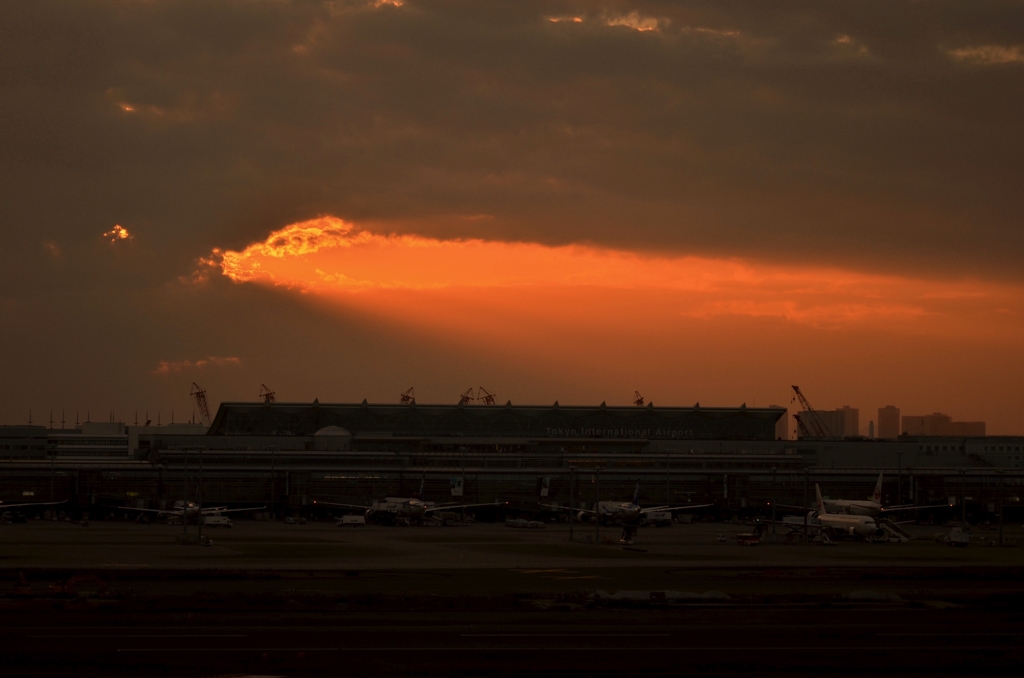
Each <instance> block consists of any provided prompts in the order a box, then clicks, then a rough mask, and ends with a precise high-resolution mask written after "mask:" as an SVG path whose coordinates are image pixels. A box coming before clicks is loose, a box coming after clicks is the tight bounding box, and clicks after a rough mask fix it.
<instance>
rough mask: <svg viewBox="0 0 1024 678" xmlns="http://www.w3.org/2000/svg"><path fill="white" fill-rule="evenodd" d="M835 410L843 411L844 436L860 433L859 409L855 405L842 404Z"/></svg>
mask: <svg viewBox="0 0 1024 678" xmlns="http://www.w3.org/2000/svg"><path fill="white" fill-rule="evenodd" d="M836 412H842V413H843V433H842V434H843V435H844V436H859V435H860V410H859V409H857V408H856V407H850V406H849V405H843V406H842V407H840V408H839V409H838V410H836Z"/></svg>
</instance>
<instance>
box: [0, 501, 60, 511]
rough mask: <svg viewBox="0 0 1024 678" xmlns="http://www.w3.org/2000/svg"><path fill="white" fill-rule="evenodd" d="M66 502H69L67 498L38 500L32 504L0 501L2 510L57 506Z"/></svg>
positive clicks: (0, 509)
mask: <svg viewBox="0 0 1024 678" xmlns="http://www.w3.org/2000/svg"><path fill="white" fill-rule="evenodd" d="M66 503H68V500H67V499H65V500H64V501H36V502H32V503H30V504H4V503H3V502H0V511H3V510H4V509H9V508H21V507H22V506H56V505H57V504H66Z"/></svg>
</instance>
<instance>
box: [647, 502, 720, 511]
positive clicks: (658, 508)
mask: <svg viewBox="0 0 1024 678" xmlns="http://www.w3.org/2000/svg"><path fill="white" fill-rule="evenodd" d="M706 506H714V504H690V505H689V506H652V507H651V508H645V509H640V513H654V512H655V511H682V510H684V509H695V508H704V507H706Z"/></svg>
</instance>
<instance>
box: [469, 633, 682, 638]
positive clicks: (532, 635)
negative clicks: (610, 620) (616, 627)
mask: <svg viewBox="0 0 1024 678" xmlns="http://www.w3.org/2000/svg"><path fill="white" fill-rule="evenodd" d="M671 635H672V634H671V633H463V634H462V637H463V638H668V637H669V636H671Z"/></svg>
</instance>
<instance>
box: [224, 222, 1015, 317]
mask: <svg viewBox="0 0 1024 678" xmlns="http://www.w3.org/2000/svg"><path fill="white" fill-rule="evenodd" d="M214 255H215V256H216V257H219V261H220V267H221V271H222V272H223V274H224V275H226V276H227V277H228V278H230V279H232V280H234V281H235V282H253V283H259V284H267V285H275V286H284V287H288V288H291V289H295V290H298V291H301V292H303V293H306V294H312V295H315V296H317V297H321V298H325V299H333V300H336V301H339V302H341V303H345V304H348V305H356V306H361V307H364V308H367V309H369V310H371V311H372V312H374V313H379V314H385V315H394V316H396V317H400V318H405V319H408V320H417V319H419V320H423V321H426V320H427V319H428V318H429V317H439V316H444V315H450V314H451V313H452V312H454V311H453V310H452V309H454V308H457V307H459V306H462V305H464V304H469V306H473V304H474V302H473V301H472V300H474V299H479V300H480V301H481V302H482V303H485V304H486V305H487V306H488V307H489V308H498V307H501V308H504V309H505V310H504V311H503V315H504V316H505V317H518V316H522V317H523V318H526V317H533V318H535V319H540V318H545V317H548V316H549V315H552V314H554V313H557V314H558V315H560V316H561V317H563V318H567V317H572V316H574V315H579V316H581V317H588V316H590V315H591V313H592V310H593V309H594V308H605V309H606V312H607V311H611V310H612V309H611V308H609V307H608V305H609V303H610V300H611V299H613V298H617V297H623V301H622V303H623V304H625V305H626V306H627V307H628V306H635V305H636V304H635V302H630V301H627V300H626V298H628V297H629V296H630V295H634V296H640V297H642V298H643V299H645V300H653V299H657V300H659V303H661V304H662V305H663V308H664V311H665V314H666V316H665V317H670V318H672V319H674V320H673V322H676V323H682V322H684V319H685V318H687V317H690V318H706V317H715V316H744V317H771V318H778V319H782V320H785V321H789V322H793V323H800V324H806V325H811V326H815V327H819V328H843V327H878V328H884V329H885V330H886V331H892V330H894V329H903V330H906V331H910V332H913V333H929V332H937V333H942V334H948V333H949V332H954V333H955V332H957V331H960V330H959V329H958V327H957V324H962V323H964V322H966V321H970V323H971V330H972V331H979V328H980V329H981V331H983V332H989V331H995V330H996V329H997V328H998V329H1000V330H1002V331H1012V332H1013V333H1014V334H1019V333H1020V329H1021V328H1020V325H1021V319H1022V313H1024V304H1022V301H1021V300H1022V299H1024V295H1022V293H1021V292H1022V290H1020V289H1019V288H1017V287H1013V286H1010V285H1000V284H996V283H991V282H984V281H979V280H946V281H940V280H925V279H914V278H907V277H899V276H891V275H879V274H868V273H859V272H855V271H848V270H842V269H837V268H829V267H815V266H804V267H793V266H781V265H776V264H766V263H760V262H752V261H745V260H739V259H717V258H709V257H697V256H682V255H659V254H651V253H641V252H628V251H620V250H613V249H608V248H601V247H596V246H589V245H565V246H559V247H552V246H546V245H541V244H537V243H517V242H503V241H486V240H478V239H470V240H437V239H432V238H424V237H420V236H415V235H381V234H377V233H372V232H369V231H365V230H360V229H358V228H356V227H355V226H354V225H353V224H351V223H348V222H345V221H342V220H340V219H336V218H333V217H323V218H320V219H314V220H311V221H306V222H301V223H296V224H292V225H290V226H287V227H285V228H283V229H280V230H278V231H275V232H274V233H272V234H271V235H270V236H269V237H268V238H267V239H266V240H265V241H263V242H258V243H253V244H252V245H250V246H248V247H246V248H245V249H244V250H242V251H241V252H234V251H226V252H220V251H219V250H218V251H215V252H214ZM207 261H208V260H207ZM416 292H419V294H416ZM428 292H429V294H428ZM556 298H561V299H562V300H563V302H567V301H568V300H569V299H571V300H572V301H571V307H570V308H569V309H568V310H567V309H565V308H558V309H557V311H556V309H555V308H554V307H553V306H552V300H554V299H556ZM403 299H405V300H410V301H408V303H406V302H403V301H402V300H403ZM428 300H433V301H432V302H430V303H428ZM424 304H427V306H431V308H430V310H426V309H427V306H424ZM433 306H438V307H437V308H434V307H433ZM620 310H621V311H622V312H623V313H628V308H627V309H620ZM465 312H466V313H474V312H473V311H471V310H470V309H469V308H466V309H465ZM421 316H424V317H421ZM663 322H668V320H665V321H663ZM963 329H966V327H964V328H963Z"/></svg>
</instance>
